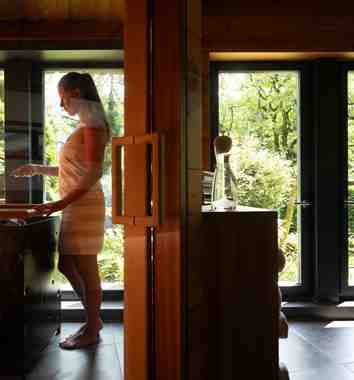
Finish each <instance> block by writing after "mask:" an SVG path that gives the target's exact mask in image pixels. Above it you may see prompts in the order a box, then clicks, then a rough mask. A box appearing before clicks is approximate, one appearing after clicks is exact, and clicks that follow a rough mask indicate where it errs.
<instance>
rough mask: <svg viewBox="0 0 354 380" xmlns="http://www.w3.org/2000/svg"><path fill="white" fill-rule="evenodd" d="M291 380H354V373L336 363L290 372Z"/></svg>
mask: <svg viewBox="0 0 354 380" xmlns="http://www.w3.org/2000/svg"><path fill="white" fill-rule="evenodd" d="M290 380H353V373H352V372H350V371H349V370H347V369H346V368H344V366H341V365H340V364H337V365H336V364H335V365H332V366H328V365H327V366H323V367H320V368H313V369H309V370H306V371H299V372H290Z"/></svg>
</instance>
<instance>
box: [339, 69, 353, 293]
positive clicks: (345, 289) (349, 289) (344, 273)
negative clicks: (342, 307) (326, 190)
mask: <svg viewBox="0 0 354 380" xmlns="http://www.w3.org/2000/svg"><path fill="white" fill-rule="evenodd" d="M349 71H352V72H353V75H354V62H350V63H349V62H345V63H342V67H341V83H342V87H343V90H344V91H343V97H344V99H343V100H344V101H343V110H342V112H343V124H344V128H343V134H342V141H343V142H342V143H343V146H344V149H343V155H342V160H343V168H344V170H343V171H344V173H343V177H344V181H343V189H342V192H343V201H345V200H347V199H348V111H347V105H348V85H347V83H348V73H349ZM344 213H345V216H344V220H345V221H344V223H343V225H342V235H343V236H344V239H343V248H342V249H343V252H344V256H343V257H342V260H341V262H340V265H341V275H340V295H341V298H342V299H343V300H346V299H353V298H354V285H352V286H350V285H349V283H348V277H349V262H348V261H349V257H348V256H349V255H348V220H347V215H346V208H345V207H344Z"/></svg>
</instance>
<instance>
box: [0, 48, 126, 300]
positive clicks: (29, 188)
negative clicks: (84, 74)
mask: <svg viewBox="0 0 354 380" xmlns="http://www.w3.org/2000/svg"><path fill="white" fill-rule="evenodd" d="M38 52H40V50H38ZM33 53H34V51H33V50H31V51H28V56H27V52H26V51H23V52H21V54H23V59H24V60H27V61H28V62H29V65H28V73H27V74H28V75H29V76H30V78H31V79H33V83H35V86H36V90H37V93H36V95H37V96H38V95H39V96H41V97H42V99H41V101H40V103H41V104H42V107H41V109H39V108H37V109H33V106H32V105H31V109H30V115H29V120H28V131H27V133H28V134H30V135H31V147H30V152H31V154H32V155H33V156H31V160H32V162H35V163H42V162H43V159H44V149H43V143H42V144H41V143H40V141H41V139H39V138H36V137H35V136H34V133H35V135H36V136H37V137H38V136H39V135H42V136H43V135H44V111H45V110H44V72H45V70H61V69H63V70H67V69H73V70H75V69H99V70H105V69H107V70H108V69H117V70H119V69H123V70H124V62H123V61H121V60H117V61H106V62H103V61H101V62H95V61H93V60H91V59H90V60H84V61H70V60H69V59H68V60H66V61H65V62H64V61H63V58H62V57H61V61H58V62H52V61H51V62H46V61H44V60H32V59H33ZM39 56H40V54H39ZM1 69H3V70H4V77H5V76H6V72H7V71H8V70H12V69H13V67H12V65H11V63H10V62H0V70H1ZM14 74H15V73H14ZM5 82H6V79H5ZM30 91H31V92H32V91H33V84H32V83H31V86H30ZM5 96H6V90H5ZM34 115H35V118H34ZM33 120H36V123H35V125H33ZM38 120H40V121H38ZM5 123H6V115H5ZM42 141H43V139H42ZM32 145H33V146H32ZM5 150H6V148H5ZM33 181H40V182H38V183H37V184H36V186H33ZM34 188H37V189H38V188H40V189H41V190H40V191H37V192H34V191H33V189H34ZM43 190H44V184H43V181H42V179H41V178H40V177H38V178H35V177H33V178H31V181H29V183H28V184H26V186H25V190H24V193H26V194H28V195H27V197H29V199H30V201H31V202H33V203H37V202H42V201H43ZM102 293H103V301H113V300H114V301H117V300H118V301H119V300H123V297H124V287H123V288H118V289H114V290H112V289H109V290H105V289H102ZM61 296H62V301H75V300H78V297H77V295H76V293H75V292H74V291H73V290H62V291H61Z"/></svg>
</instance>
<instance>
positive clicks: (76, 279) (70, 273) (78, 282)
mask: <svg viewBox="0 0 354 380" xmlns="http://www.w3.org/2000/svg"><path fill="white" fill-rule="evenodd" d="M58 269H59V271H60V272H61V273H62V274H63V275H64V276H65V277H66V278H67V280H68V281H69V282H70V284H71V286H72V288H73V289H74V291H75V293H76V294H77V296H78V297H79V299H80V301H81V303H82V305H83V307H84V309H85V310H86V302H85V294H84V284H83V280H82V278H81V275H80V274H79V272H78V270H77V268H76V261H75V259H74V256H73V255H59V262H58ZM85 326H86V323H85V324H84V325H83V326H81V327H80V329H79V330H78V331H77V332H76V333H75V334H72V335H69V336H68V338H70V337H73V336H75V335H77V334H80V333H81V332H82V331H83V330H84V328H85Z"/></svg>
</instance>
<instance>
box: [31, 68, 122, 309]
mask: <svg viewBox="0 0 354 380" xmlns="http://www.w3.org/2000/svg"><path fill="white" fill-rule="evenodd" d="M38 69H39V71H40V73H41V75H42V77H43V78H44V74H45V71H51V70H58V71H59V70H63V71H65V70H82V69H87V70H105V69H107V70H109V69H116V70H119V69H122V70H123V69H124V64H123V62H121V61H119V62H118V61H117V62H105V63H102V62H100V63H95V62H91V61H81V62H78V61H71V62H70V61H67V62H58V63H56V62H51V63H48V62H44V63H41V64H39V65H38ZM43 82H44V81H43ZM43 98H44V90H43ZM43 113H44V107H43ZM43 120H44V114H43ZM43 128H44V122H43ZM43 132H44V130H43ZM43 189H44V187H42V199H43V197H44V194H43ZM61 295H62V300H63V301H76V300H79V298H78V296H77V294H76V293H75V291H74V290H61ZM102 295H103V301H121V300H123V297H124V286H123V288H119V289H116V290H109V289H102Z"/></svg>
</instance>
